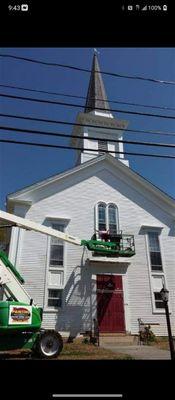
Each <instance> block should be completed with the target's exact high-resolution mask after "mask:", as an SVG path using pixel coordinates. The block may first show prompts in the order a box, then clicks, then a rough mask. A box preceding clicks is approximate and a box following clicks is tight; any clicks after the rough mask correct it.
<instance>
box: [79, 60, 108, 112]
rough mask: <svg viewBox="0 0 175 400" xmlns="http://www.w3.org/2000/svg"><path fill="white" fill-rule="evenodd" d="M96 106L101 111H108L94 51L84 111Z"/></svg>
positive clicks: (89, 110) (91, 109)
mask: <svg viewBox="0 0 175 400" xmlns="http://www.w3.org/2000/svg"><path fill="white" fill-rule="evenodd" d="M97 108H103V109H104V111H103V112H108V113H109V103H108V100H107V95H106V91H105V87H104V83H103V79H102V75H101V72H100V66H99V62H98V58H97V54H96V53H94V57H93V61H92V69H91V76H90V81H89V87H88V93H87V97H86V105H85V110H84V112H85V113H88V112H91V111H94V110H96V109H97Z"/></svg>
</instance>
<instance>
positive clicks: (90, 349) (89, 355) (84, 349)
mask: <svg viewBox="0 0 175 400" xmlns="http://www.w3.org/2000/svg"><path fill="white" fill-rule="evenodd" d="M58 358H59V360H130V359H133V358H132V357H131V356H130V355H128V354H121V353H114V352H113V351H111V350H107V349H103V348H102V347H98V346H94V345H93V344H89V343H82V340H79V339H76V340H74V342H73V343H65V344H64V347H63V350H62V352H61V354H60V355H59V357H58Z"/></svg>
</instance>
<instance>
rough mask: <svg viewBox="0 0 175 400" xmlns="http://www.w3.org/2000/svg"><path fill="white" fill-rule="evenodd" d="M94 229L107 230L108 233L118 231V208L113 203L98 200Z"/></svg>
mask: <svg viewBox="0 0 175 400" xmlns="http://www.w3.org/2000/svg"><path fill="white" fill-rule="evenodd" d="M96 217H97V218H96V230H97V231H107V230H109V233H110V234H117V233H118V232H119V218H118V208H117V206H116V205H115V204H113V203H109V204H106V203H103V202H100V203H98V204H97V206H96Z"/></svg>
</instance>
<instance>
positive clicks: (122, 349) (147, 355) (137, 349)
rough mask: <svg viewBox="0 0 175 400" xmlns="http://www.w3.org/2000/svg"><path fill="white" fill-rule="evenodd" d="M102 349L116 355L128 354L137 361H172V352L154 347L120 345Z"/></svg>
mask: <svg viewBox="0 0 175 400" xmlns="http://www.w3.org/2000/svg"><path fill="white" fill-rule="evenodd" d="M101 347H103V348H105V349H109V350H111V351H113V352H114V353H115V352H116V353H123V354H128V355H130V356H131V357H133V358H134V359H136V360H170V359H171V357H170V352H169V351H168V350H161V349H158V348H156V347H154V346H146V345H141V346H134V345H132V346H127V345H125V346H120V345H119V344H117V345H115V344H113V343H112V344H110V343H108V344H103V345H102V346H101Z"/></svg>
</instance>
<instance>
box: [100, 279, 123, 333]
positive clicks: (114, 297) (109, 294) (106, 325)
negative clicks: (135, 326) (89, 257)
mask: <svg viewBox="0 0 175 400" xmlns="http://www.w3.org/2000/svg"><path fill="white" fill-rule="evenodd" d="M97 319H98V326H99V331H100V332H101V333H102V332H108V333H120V332H121V333H124V332H125V318H124V304H123V284H122V276H120V275H106V274H105V275H97Z"/></svg>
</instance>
